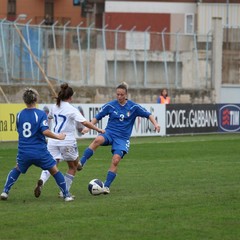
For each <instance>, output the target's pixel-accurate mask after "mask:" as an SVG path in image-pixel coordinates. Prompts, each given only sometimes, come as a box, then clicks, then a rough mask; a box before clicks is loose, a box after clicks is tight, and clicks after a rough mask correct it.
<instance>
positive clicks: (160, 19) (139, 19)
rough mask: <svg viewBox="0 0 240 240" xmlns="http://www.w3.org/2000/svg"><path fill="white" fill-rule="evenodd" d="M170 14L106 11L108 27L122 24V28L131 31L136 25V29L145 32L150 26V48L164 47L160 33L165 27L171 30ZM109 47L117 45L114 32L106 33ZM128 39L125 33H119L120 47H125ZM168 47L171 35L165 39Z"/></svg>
mask: <svg viewBox="0 0 240 240" xmlns="http://www.w3.org/2000/svg"><path fill="white" fill-rule="evenodd" d="M170 17H171V16H170V14H166V13H162V14H160V13H159V14H156V13H105V24H106V25H107V29H111V30H115V29H117V28H118V27H119V26H120V25H121V28H120V30H125V31H130V30H131V29H132V28H133V27H134V26H135V29H134V31H140V32H144V31H145V30H146V29H147V28H148V27H150V29H149V32H156V33H158V34H156V33H155V34H153V33H152V34H151V42H150V50H161V49H162V38H161V35H160V34H159V33H160V32H162V31H163V30H164V29H165V28H166V30H165V33H167V32H169V31H170V24H171V23H170V21H171V18H170ZM106 40H107V48H108V49H113V48H114V46H115V39H114V32H110V33H107V34H106ZM125 45H126V40H125V36H123V34H122V33H121V34H119V41H118V49H125ZM165 47H166V49H168V48H169V37H166V40H165Z"/></svg>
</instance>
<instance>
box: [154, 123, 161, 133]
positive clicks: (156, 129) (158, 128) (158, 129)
mask: <svg viewBox="0 0 240 240" xmlns="http://www.w3.org/2000/svg"><path fill="white" fill-rule="evenodd" d="M155 131H156V132H158V133H159V132H160V126H159V125H156V126H155Z"/></svg>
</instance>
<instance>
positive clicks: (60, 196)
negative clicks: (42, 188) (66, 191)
mask: <svg viewBox="0 0 240 240" xmlns="http://www.w3.org/2000/svg"><path fill="white" fill-rule="evenodd" d="M70 196H71V197H72V198H75V195H72V194H71V193H70ZM58 197H59V198H63V193H62V192H61V191H60V192H59V193H58Z"/></svg>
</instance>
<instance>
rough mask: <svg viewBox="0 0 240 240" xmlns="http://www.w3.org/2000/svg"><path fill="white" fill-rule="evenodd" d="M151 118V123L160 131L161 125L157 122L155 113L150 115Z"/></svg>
mask: <svg viewBox="0 0 240 240" xmlns="http://www.w3.org/2000/svg"><path fill="white" fill-rule="evenodd" d="M149 120H150V121H151V123H152V124H153V126H154V127H155V131H156V132H160V125H159V124H158V123H157V121H156V120H155V118H154V116H153V115H150V116H149Z"/></svg>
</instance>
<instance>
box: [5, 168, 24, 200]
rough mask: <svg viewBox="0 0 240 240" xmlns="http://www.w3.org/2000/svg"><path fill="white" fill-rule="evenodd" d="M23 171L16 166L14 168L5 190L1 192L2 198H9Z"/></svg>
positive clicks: (8, 177)
mask: <svg viewBox="0 0 240 240" xmlns="http://www.w3.org/2000/svg"><path fill="white" fill-rule="evenodd" d="M20 174H21V172H20V171H19V170H17V169H16V168H13V169H12V170H11V171H10V172H9V174H8V176H7V179H6V183H5V185H4V189H3V192H2V193H1V200H7V199H8V193H9V191H10V189H11V187H12V186H13V184H14V183H15V182H16V181H17V179H18V177H19V176H20Z"/></svg>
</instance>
